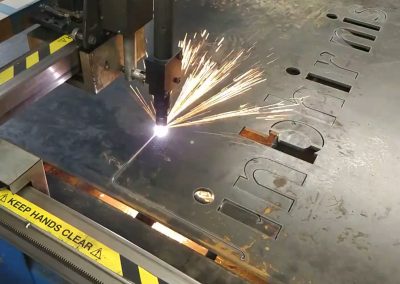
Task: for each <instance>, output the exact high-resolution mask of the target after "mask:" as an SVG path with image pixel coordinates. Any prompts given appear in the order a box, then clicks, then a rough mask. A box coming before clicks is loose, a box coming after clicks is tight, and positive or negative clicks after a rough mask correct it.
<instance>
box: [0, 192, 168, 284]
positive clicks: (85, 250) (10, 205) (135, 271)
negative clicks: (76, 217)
mask: <svg viewBox="0 0 400 284" xmlns="http://www.w3.org/2000/svg"><path fill="white" fill-rule="evenodd" d="M0 207H3V208H5V209H6V210H7V211H9V212H11V213H12V214H14V215H17V216H18V217H19V218H21V219H23V220H25V221H27V222H28V223H29V224H30V225H31V226H34V227H35V228H37V229H39V230H41V231H44V232H46V233H48V234H50V235H51V236H52V237H54V238H55V239H57V240H59V241H61V242H62V243H64V244H65V245H67V246H69V247H70V248H72V249H74V250H76V251H77V252H78V253H80V254H81V255H84V256H85V257H87V258H89V259H91V260H92V261H95V262H96V263H98V264H100V265H102V266H103V267H105V268H106V269H108V270H110V271H112V272H114V273H116V274H118V275H120V276H122V277H124V278H125V279H127V280H130V281H132V282H133V283H135V284H166V283H167V282H165V281H163V280H161V279H160V278H158V277H157V276H155V275H153V274H152V273H150V272H148V271H147V270H145V269H144V268H142V267H140V266H138V265H137V264H135V263H133V262H132V261H130V260H128V259H127V258H125V257H124V256H122V255H120V254H119V253H118V252H116V251H115V250H113V249H111V248H110V247H108V246H106V245H105V244H103V243H101V242H99V241H97V240H96V239H95V238H93V237H91V236H89V235H88V234H86V233H85V232H83V231H81V230H80V229H78V228H76V227H74V226H72V225H70V224H69V223H67V222H65V221H64V220H62V219H60V218H58V217H57V216H55V215H53V214H51V213H49V212H47V211H46V210H44V209H42V208H41V207H39V206H37V205H35V204H33V203H32V202H30V201H28V200H26V199H25V198H23V197H21V196H19V195H17V194H13V193H12V192H11V191H10V190H8V189H1V188H0Z"/></svg>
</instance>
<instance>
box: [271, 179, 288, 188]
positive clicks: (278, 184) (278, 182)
mask: <svg viewBox="0 0 400 284" xmlns="http://www.w3.org/2000/svg"><path fill="white" fill-rule="evenodd" d="M286 184H287V180H286V179H285V178H284V177H278V178H276V179H275V180H274V185H275V186H276V187H283V186H285V185H286Z"/></svg>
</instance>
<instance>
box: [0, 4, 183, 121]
mask: <svg viewBox="0 0 400 284" xmlns="http://www.w3.org/2000/svg"><path fill="white" fill-rule="evenodd" d="M29 18H30V19H32V22H33V23H38V24H40V28H38V29H37V30H40V32H36V34H35V32H33V33H32V34H33V35H32V36H33V37H37V38H40V40H42V39H43V37H49V35H50V37H52V38H56V37H59V36H61V35H68V36H70V37H71V38H72V39H73V40H74V42H75V46H76V47H75V50H73V51H72V52H74V53H78V54H79V55H78V56H79V60H76V61H77V62H78V63H76V64H75V65H77V66H75V65H74V64H70V65H71V66H73V67H74V68H72V67H71V68H70V70H69V73H71V76H67V77H68V78H66V79H70V82H71V83H72V84H74V85H76V86H79V87H81V88H84V89H86V90H88V91H90V92H92V93H99V92H100V91H101V90H103V89H104V88H105V87H107V86H108V85H109V84H110V83H111V82H113V81H114V80H115V79H116V78H117V77H119V76H120V74H121V73H124V75H125V78H126V80H127V81H128V82H130V81H132V80H135V79H137V80H141V81H143V82H146V83H147V84H148V85H149V93H150V94H151V95H152V96H153V99H154V108H155V110H156V123H157V125H166V124H167V116H168V111H169V107H170V94H171V92H172V90H173V89H174V88H175V87H176V86H177V84H178V83H179V82H180V76H181V61H182V53H181V51H180V50H178V48H174V43H173V0H154V1H149V0H114V1H110V0H46V1H39V2H38V4H37V5H36V8H35V9H34V10H33V11H32V13H31V14H30V15H29ZM153 18H154V43H153V50H150V51H148V52H147V53H148V54H149V56H148V57H147V58H146V59H145V65H146V70H140V69H138V68H137V62H138V61H139V60H140V59H142V58H143V57H144V55H145V54H146V51H145V49H146V47H145V46H146V43H145V42H146V41H145V29H144V26H145V25H146V24H148V23H149V22H150V21H151V20H153ZM44 34H45V36H44ZM78 56H76V57H78ZM49 57H50V59H48V60H47V61H46V62H45V60H41V61H40V62H39V63H40V64H37V65H36V66H34V68H35V69H39V68H42V71H44V70H46V68H47V69H48V68H50V67H51V66H53V65H54V64H55V61H57V60H60V58H57V57H56V56H49ZM46 64H47V65H46ZM44 65H46V66H44ZM5 68H8V67H7V66H6V67H5ZM5 68H3V69H5ZM0 69H1V68H0ZM53 69H54V68H53ZM0 71H2V70H0ZM29 71H31V70H29ZM31 72H33V71H31ZM38 73H40V71H37V72H36V73H34V74H33V75H32V76H36V75H38ZM29 76H30V75H27V76H25V77H29ZM47 77H48V76H47ZM40 78H41V80H42V81H45V80H47V79H46V77H45V76H42V77H40ZM30 79H32V78H30ZM63 79H64V78H63ZM17 80H20V82H17V83H15V81H17ZM48 80H51V78H49V79H48ZM11 81H14V82H3V84H2V83H1V82H0V101H1V100H2V99H5V100H6V101H10V100H12V102H11V103H7V104H3V105H4V106H5V105H7V106H9V109H1V108H0V119H2V117H3V116H4V115H5V114H8V113H10V112H13V110H14V109H13V108H17V107H19V106H20V105H22V104H25V101H28V100H29V99H30V98H31V97H33V96H35V95H37V94H35V92H36V93H37V90H36V91H35V90H32V91H31V92H30V91H29V89H32V88H29V89H28V88H22V87H21V86H22V85H23V84H24V82H25V81H26V80H25V81H24V80H22V79H18V78H17V77H15V78H14V79H13V80H11ZM28 81H29V80H28ZM28 81H27V82H28ZM30 81H32V80H30ZM36 81H37V80H36ZM53 81H54V80H53ZM57 82H60V83H59V84H62V83H63V82H65V80H59V81H57ZM25 84H27V85H28V84H29V83H25ZM42 84H43V85H45V86H46V92H50V91H51V90H52V89H54V88H55V87H57V84H54V83H52V84H46V83H45V82H42ZM17 85H21V86H20V87H19V89H20V90H21V89H23V92H21V91H17V89H18V88H17V87H15V86H17ZM9 86H11V87H9ZM49 86H51V88H50V87H49ZM33 89H35V88H33ZM37 89H40V88H37ZM17 92H18V93H19V95H18V96H15V93H17ZM13 93H14V95H13ZM42 95H45V94H42ZM11 97H13V98H12V99H11ZM4 106H3V107H4Z"/></svg>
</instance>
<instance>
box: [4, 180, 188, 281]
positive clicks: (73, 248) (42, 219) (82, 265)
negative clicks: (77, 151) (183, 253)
mask: <svg viewBox="0 0 400 284" xmlns="http://www.w3.org/2000/svg"><path fill="white" fill-rule="evenodd" d="M57 213H59V214H57ZM0 215H1V216H2V218H1V220H0V228H1V229H0V235H2V236H4V237H5V238H6V239H7V235H10V233H11V235H12V236H13V237H12V238H11V239H10V238H8V239H9V241H10V242H12V243H15V242H16V244H15V245H16V246H21V242H23V241H25V242H26V241H28V243H30V248H29V249H30V250H31V249H33V250H35V249H36V250H37V249H39V250H40V251H41V254H46V255H49V256H50V257H51V258H52V259H53V261H57V260H58V261H59V262H61V264H63V265H61V267H62V268H61V271H62V270H64V269H65V267H69V268H70V269H71V270H72V271H73V272H75V274H77V275H75V276H71V274H70V273H69V274H67V275H64V277H66V278H67V279H69V280H73V281H76V280H77V278H76V277H83V278H84V279H86V280H88V281H89V282H96V283H125V282H133V283H143V284H158V283H160V284H162V283H167V282H166V281H164V280H163V279H165V280H167V279H168V280H169V281H168V283H190V282H192V283H195V281H193V280H191V279H189V277H187V276H186V275H184V274H182V273H180V272H179V271H177V270H175V269H173V268H172V267H169V266H168V265H166V264H164V263H161V261H159V260H157V259H155V258H154V257H152V256H151V255H147V253H146V252H144V251H141V250H140V249H139V248H138V247H134V246H133V245H132V244H126V243H127V242H126V241H124V240H122V239H121V238H120V237H118V236H116V235H114V234H113V233H112V232H110V231H106V230H105V229H104V228H102V227H101V226H100V225H97V224H95V223H94V222H91V221H90V220H86V218H85V217H83V216H81V215H79V214H78V213H76V212H73V211H72V210H70V209H69V208H66V207H64V206H63V205H61V204H59V203H57V202H56V201H54V200H52V199H50V198H48V197H46V196H45V195H43V194H42V193H39V192H38V191H37V190H35V189H33V188H25V189H23V190H22V191H21V192H20V195H17V194H13V193H12V192H11V191H10V190H8V189H6V188H3V189H0ZM58 216H62V217H58ZM13 217H14V218H13ZM15 217H17V219H15ZM77 219H80V220H77ZM66 220H68V222H67V221H66ZM18 221H19V222H18ZM21 221H22V223H21ZM83 224H85V226H84V227H83V226H82V225H83ZM5 229H6V231H8V233H5V232H4V230H5ZM21 239H22V240H21ZM50 240H51V241H53V242H52V243H53V245H52V246H54V247H52V246H50V245H49V246H48V244H49V243H51V241H50ZM100 240H101V241H100ZM104 240H107V241H104ZM49 241H50V242H49ZM106 243H107V244H108V245H106ZM116 243H119V244H116ZM121 243H125V244H124V245H123V246H126V245H128V246H129V247H130V248H129V249H127V248H123V249H121V248H122V247H123V246H121ZM118 247H119V248H120V249H118ZM21 249H22V248H21ZM66 250H67V251H69V253H65V251H66ZM132 250H134V251H135V252H134V253H131V252H132ZM121 251H123V252H124V255H122V254H120V253H119V252H121ZM29 252H30V251H28V252H26V253H28V254H30V253H29ZM71 252H72V254H71ZM31 253H32V252H31ZM135 255H138V256H139V258H138V260H139V262H142V261H143V263H144V265H145V266H146V267H149V269H145V268H143V267H142V266H141V265H140V266H139V265H137V264H136V263H135V262H133V261H132V258H135V257H134V256H135ZM42 257H43V256H42ZM39 258H40V257H39ZM146 258H147V259H146ZM135 259H136V258H135ZM46 264H47V265H49V264H51V262H48V261H46ZM50 266H51V265H50ZM53 269H56V267H53ZM149 270H151V271H152V272H153V273H151V272H149ZM155 272H156V274H157V275H160V276H161V277H162V278H160V277H158V276H156V275H155ZM71 277H72V279H71ZM110 281H111V282H110Z"/></svg>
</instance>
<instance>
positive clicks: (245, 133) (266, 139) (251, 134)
mask: <svg viewBox="0 0 400 284" xmlns="http://www.w3.org/2000/svg"><path fill="white" fill-rule="evenodd" d="M239 135H240V136H242V137H245V138H247V139H249V140H253V141H254V142H257V143H260V144H262V145H265V146H268V147H273V146H274V144H275V143H276V141H277V139H278V136H277V135H276V134H275V133H273V132H271V133H270V134H269V135H268V136H265V135H264V134H261V133H258V132H256V131H254V130H252V129H249V128H246V127H245V128H243V129H242V131H240V133H239Z"/></svg>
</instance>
